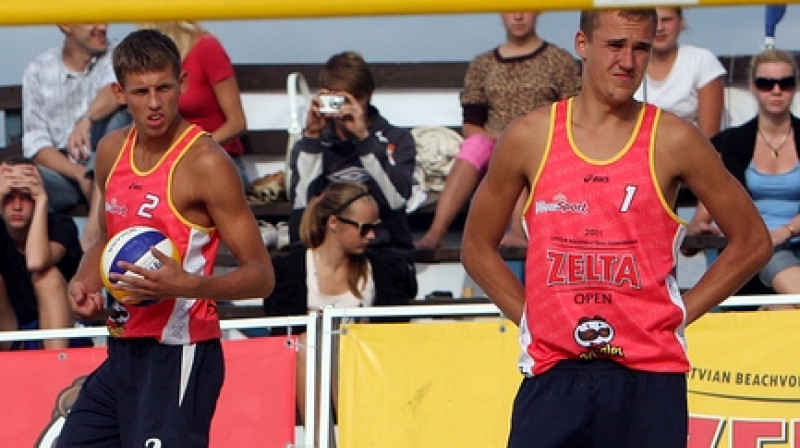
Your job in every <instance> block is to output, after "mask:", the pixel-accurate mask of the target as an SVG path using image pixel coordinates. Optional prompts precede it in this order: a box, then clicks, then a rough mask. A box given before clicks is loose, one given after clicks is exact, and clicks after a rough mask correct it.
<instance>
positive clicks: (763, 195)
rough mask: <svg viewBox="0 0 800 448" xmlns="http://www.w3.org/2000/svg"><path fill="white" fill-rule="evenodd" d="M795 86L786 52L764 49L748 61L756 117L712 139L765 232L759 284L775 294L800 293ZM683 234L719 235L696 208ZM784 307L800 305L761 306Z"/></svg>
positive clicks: (793, 69) (798, 126)
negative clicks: (767, 242)
mask: <svg viewBox="0 0 800 448" xmlns="http://www.w3.org/2000/svg"><path fill="white" fill-rule="evenodd" d="M796 86H797V64H796V62H795V59H794V57H793V56H792V55H791V54H790V53H788V52H786V51H780V50H765V51H763V52H761V53H760V54H758V55H756V56H753V58H752V60H751V61H750V92H751V93H752V94H753V96H754V97H755V99H756V102H757V103H758V115H756V116H755V117H754V118H753V119H752V120H750V121H748V122H747V123H745V124H743V125H741V126H738V127H735V128H730V129H726V130H725V131H723V132H721V133H720V134H719V135H717V136H716V137H714V138H713V139H711V141H712V143H714V146H716V148H717V150H718V151H719V152H720V153H721V155H722V161H723V162H724V163H725V166H726V167H727V168H728V171H730V172H731V174H733V175H734V177H736V178H737V179H738V180H739V182H741V183H742V185H744V187H745V189H747V192H748V193H750V196H751V197H752V198H753V202H755V204H756V208H757V209H758V211H759V213H761V216H762V218H764V223H765V224H766V225H767V228H768V229H769V233H770V235H771V236H772V245H773V255H772V258H771V259H770V260H769V262H767V265H766V266H764V268H763V269H762V270H761V272H760V273H759V279H760V280H761V283H763V284H764V286H767V287H769V288H772V289H773V290H774V291H775V292H776V293H779V294H800V215H798V210H800V140H798V136H800V120H798V119H797V117H795V116H794V115H792V112H791V107H792V101H793V100H794V96H795V92H796ZM688 233H689V234H698V233H714V234H720V233H721V232H720V230H719V229H718V228H717V227H716V225H714V223H713V222H712V220H711V216H710V215H709V213H708V210H706V208H705V207H704V206H703V204H698V207H697V211H696V212H695V215H694V217H693V218H692V221H691V222H690V223H689V228H688ZM787 308H788V309H793V308H800V304H795V305H766V306H763V307H762V309H766V310H776V309H787Z"/></svg>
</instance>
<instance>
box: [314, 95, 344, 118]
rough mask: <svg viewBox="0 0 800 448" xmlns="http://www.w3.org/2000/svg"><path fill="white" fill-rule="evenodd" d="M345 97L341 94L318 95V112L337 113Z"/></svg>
mask: <svg viewBox="0 0 800 448" xmlns="http://www.w3.org/2000/svg"><path fill="white" fill-rule="evenodd" d="M346 101H347V99H346V98H345V97H344V96H342V95H320V96H319V113H321V114H338V113H339V109H341V108H342V106H344V103H345V102H346Z"/></svg>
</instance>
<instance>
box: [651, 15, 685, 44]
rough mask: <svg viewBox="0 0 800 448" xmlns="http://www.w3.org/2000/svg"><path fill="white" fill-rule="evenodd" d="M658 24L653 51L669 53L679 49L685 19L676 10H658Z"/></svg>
mask: <svg viewBox="0 0 800 448" xmlns="http://www.w3.org/2000/svg"><path fill="white" fill-rule="evenodd" d="M656 12H657V13H658V24H657V25H656V38H655V40H654V41H653V51H661V52H669V51H673V50H675V49H676V48H678V36H679V35H680V34H681V30H683V17H682V16H681V15H680V14H678V11H677V10H676V9H675V8H656Z"/></svg>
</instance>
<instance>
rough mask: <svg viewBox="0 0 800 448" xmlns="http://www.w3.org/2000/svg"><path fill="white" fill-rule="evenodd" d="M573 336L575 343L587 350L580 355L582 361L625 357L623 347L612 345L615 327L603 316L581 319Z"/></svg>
mask: <svg viewBox="0 0 800 448" xmlns="http://www.w3.org/2000/svg"><path fill="white" fill-rule="evenodd" d="M573 334H574V336H575V342H577V343H578V345H580V346H581V347H583V348H584V349H586V351H584V352H582V353H581V354H580V358H581V359H597V358H614V357H619V358H622V357H624V356H625V353H624V351H623V350H622V347H617V346H613V345H611V341H612V340H614V327H613V326H612V325H611V324H610V323H608V322H607V321H606V320H605V319H604V318H603V317H602V316H594V317H582V318H580V320H579V321H578V325H577V326H576V327H575V331H574V332H573Z"/></svg>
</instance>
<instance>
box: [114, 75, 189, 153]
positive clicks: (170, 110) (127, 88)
mask: <svg viewBox="0 0 800 448" xmlns="http://www.w3.org/2000/svg"><path fill="white" fill-rule="evenodd" d="M185 85H186V74H185V73H181V75H180V76H176V75H175V73H173V72H172V70H170V69H169V68H165V69H163V70H157V71H152V72H145V73H128V74H126V75H125V80H124V84H114V92H115V94H116V96H117V100H118V101H121V102H124V103H125V104H127V105H128V111H129V112H130V114H131V117H132V118H133V123H134V124H135V125H136V129H137V130H138V131H139V133H140V134H142V135H143V136H148V137H159V136H162V135H164V134H165V133H166V132H167V131H168V130H169V129H170V127H171V126H172V125H173V124H174V123H176V120H177V118H178V98H179V97H180V94H181V93H182V92H183V90H184V89H185Z"/></svg>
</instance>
